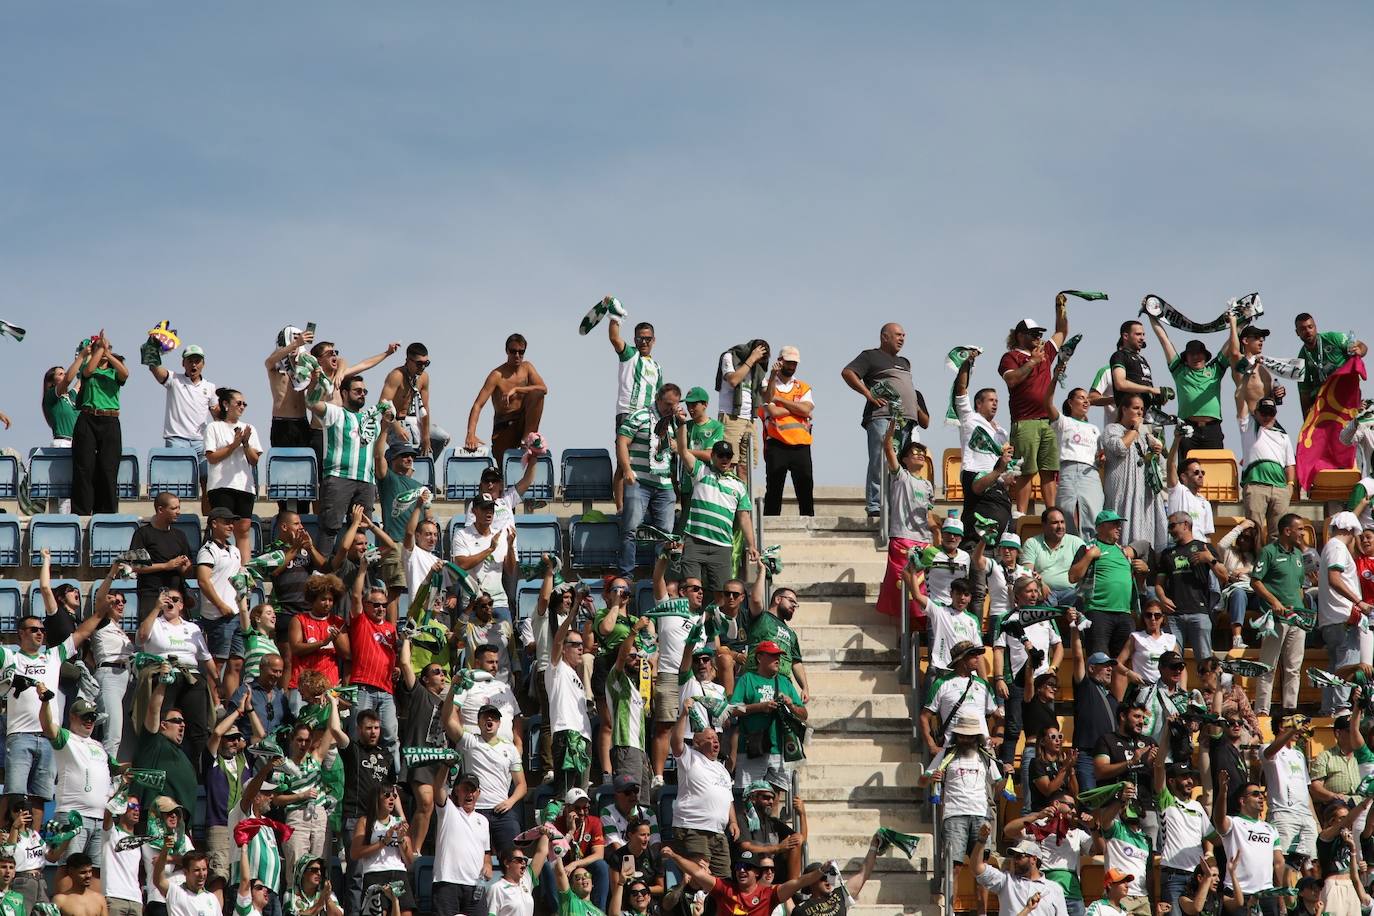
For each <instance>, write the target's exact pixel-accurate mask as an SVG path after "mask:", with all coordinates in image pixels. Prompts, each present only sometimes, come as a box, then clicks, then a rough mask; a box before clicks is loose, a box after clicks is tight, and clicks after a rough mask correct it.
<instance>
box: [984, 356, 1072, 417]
mask: <svg viewBox="0 0 1374 916" xmlns="http://www.w3.org/2000/svg"><path fill="white" fill-rule="evenodd" d="M1058 352H1059V348H1058V347H1056V346H1055V345H1054V341H1052V340H1047V341H1045V359H1044V361H1043V362H1041V363H1040V365H1038V366H1036V367H1035V371H1033V372H1032V373H1031V374H1030V375H1028V376H1026V377H1025V378H1024V379H1022V380H1021V384H1019V385H1017V386H1016V387H1014V388H1010V389H1008V391H1009V395H1008V398H1007V401H1008V404H1007V406H1008V407H1009V408H1010V409H1011V421H1012V422H1013V423H1015V422H1016V421H1018V420H1048V419H1049V418H1050V415H1049V412H1048V411H1047V410H1045V395H1047V394H1049V392H1050V385H1052V384H1053V383H1054V379H1053V378H1052V377H1051V375H1050V371H1051V369H1052V368H1053V366H1054V356H1055V354H1056V353H1058ZM1029 360H1030V354H1029V353H1026V352H1024V351H1022V350H1008V351H1007V352H1005V353H1003V354H1002V361H1001V362H1000V363H998V364H997V374H998V375H1002V374H1003V373H1005V372H1008V371H1010V370H1012V369H1019V368H1021V367H1022V366H1024V365H1025V364H1026V363H1027V361H1029Z"/></svg>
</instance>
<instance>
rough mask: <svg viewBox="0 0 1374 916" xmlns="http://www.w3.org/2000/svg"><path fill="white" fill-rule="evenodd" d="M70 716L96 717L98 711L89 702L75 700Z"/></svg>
mask: <svg viewBox="0 0 1374 916" xmlns="http://www.w3.org/2000/svg"><path fill="white" fill-rule="evenodd" d="M72 714H73V715H76V716H98V715H100V710H99V709H97V708H96V705H95V704H94V703H92V702H91V701H90V700H77V701H76V702H75V703H73V704H72Z"/></svg>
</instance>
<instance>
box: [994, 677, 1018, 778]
mask: <svg viewBox="0 0 1374 916" xmlns="http://www.w3.org/2000/svg"><path fill="white" fill-rule="evenodd" d="M1024 675H1025V672H1024V671H1021V672H1018V673H1017V674H1015V675H1013V674H1008V675H1007V698H1006V700H1004V701H1003V705H1002V714H1003V717H1004V718H1003V720H1002V721H1003V723H1004V724H1003V726H1002V747H1001V748H1000V749H999V750H998V753H997V758H998V759H999V760H1001V761H1002V762H1003V763H1011V762H1012V760H1013V759H1015V757H1016V741H1017V739H1018V738H1020V737H1021V700H1022V695H1023V694H1024V692H1025V690H1024V688H1023V686H1022V680H1021V679H1022V677H1023V676H1024Z"/></svg>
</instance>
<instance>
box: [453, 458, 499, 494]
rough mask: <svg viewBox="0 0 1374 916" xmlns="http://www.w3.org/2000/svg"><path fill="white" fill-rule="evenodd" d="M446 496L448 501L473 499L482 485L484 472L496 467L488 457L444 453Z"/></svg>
mask: <svg viewBox="0 0 1374 916" xmlns="http://www.w3.org/2000/svg"><path fill="white" fill-rule="evenodd" d="M444 454H445V458H444V496H445V498H447V499H472V498H473V497H474V496H476V495H477V493H478V491H479V490H480V488H481V484H482V472H483V471H485V470H486V469H487V468H494V467H496V462H495V461H493V460H491V457H490V456H488V455H465V454H463V453H461V452H453V451H447V452H445V453H444Z"/></svg>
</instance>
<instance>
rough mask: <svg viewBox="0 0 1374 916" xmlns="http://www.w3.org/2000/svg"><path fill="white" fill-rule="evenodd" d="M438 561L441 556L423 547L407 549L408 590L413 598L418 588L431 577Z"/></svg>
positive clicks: (406, 571)
mask: <svg viewBox="0 0 1374 916" xmlns="http://www.w3.org/2000/svg"><path fill="white" fill-rule="evenodd" d="M438 562H439V558H438V557H436V556H435V555H434V554H432V553H430V552H429V551H428V550H425V549H424V548H423V547H414V548H412V549H410V550H408V551H405V564H406V568H405V573H406V591H407V592H409V593H410V597H411V598H412V599H413V598H414V597H415V592H416V590H418V589H419V587H420V586H421V585H424V584H425V581H426V580H428V579H429V572H430V570H432V569H433V568H434V564H435V563H438Z"/></svg>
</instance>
